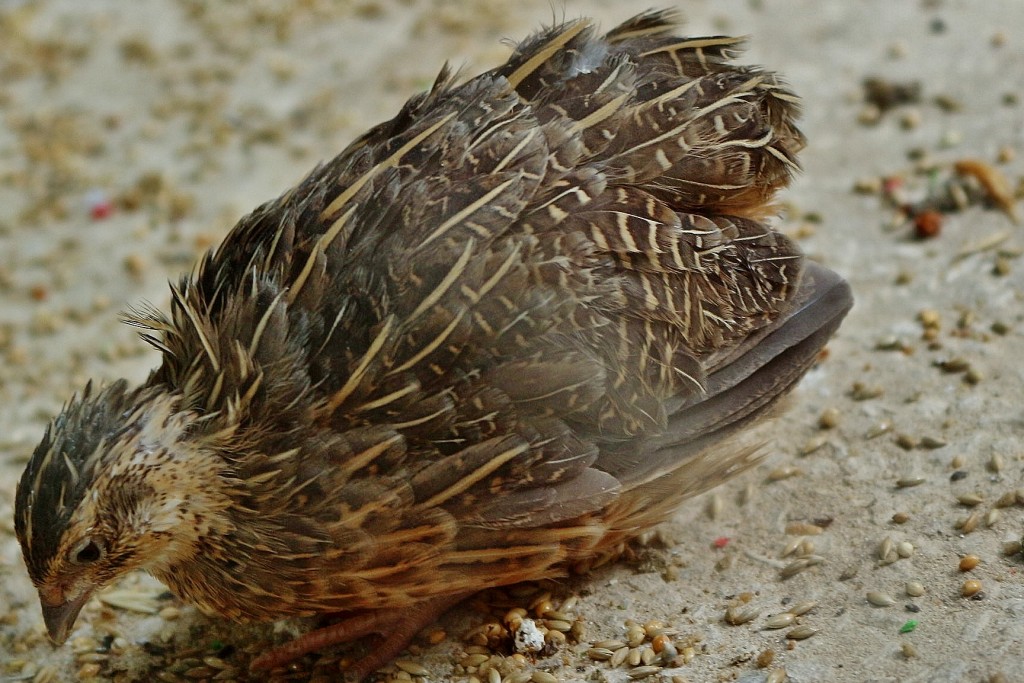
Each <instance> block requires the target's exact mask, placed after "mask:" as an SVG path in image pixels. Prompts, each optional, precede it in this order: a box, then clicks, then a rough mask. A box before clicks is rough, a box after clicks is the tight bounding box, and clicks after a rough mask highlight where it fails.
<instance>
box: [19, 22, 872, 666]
mask: <svg viewBox="0 0 1024 683" xmlns="http://www.w3.org/2000/svg"><path fill="white" fill-rule="evenodd" d="M673 29H674V25H673V22H672V20H671V16H670V15H669V14H667V13H660V12H650V13H646V14H643V15H640V16H638V17H635V18H633V19H631V20H629V21H628V22H626V23H625V24H623V25H621V26H619V27H618V28H615V29H613V30H612V31H611V32H609V33H608V34H606V35H605V36H600V35H599V34H598V33H597V32H596V31H595V30H594V28H593V27H592V25H591V24H590V23H589V22H587V21H577V22H570V23H567V24H564V25H562V26H558V27H555V28H552V29H549V30H545V31H542V32H540V33H538V34H537V35H535V36H533V37H531V38H530V39H528V40H526V41H525V42H523V43H522V44H520V45H519V46H518V48H517V49H516V51H515V53H514V54H513V55H512V57H511V58H510V60H509V61H508V62H507V63H506V64H505V65H503V66H500V67H498V68H497V69H494V70H492V71H490V72H487V73H485V74H483V75H480V76H478V77H476V78H473V79H471V80H469V81H466V82H465V83H462V84H461V85H460V84H457V83H456V82H455V81H454V79H453V78H452V76H451V75H450V74H449V72H448V70H447V69H445V70H443V71H442V72H441V75H440V76H439V77H438V79H437V82H436V83H435V85H434V87H433V88H432V89H431V90H430V92H428V93H425V94H423V95H419V96H417V97H415V98H413V99H412V100H410V101H409V103H408V104H407V105H406V106H405V107H404V108H403V109H402V111H401V112H400V113H399V114H398V116H397V117H395V118H394V119H392V120H391V121H388V122H386V123H383V124H381V125H379V126H377V127H376V128H374V129H373V130H371V131H369V132H368V133H366V134H365V135H363V136H362V137H361V138H359V139H358V140H356V141H355V142H354V143H353V144H352V145H350V146H349V147H348V148H347V149H346V150H345V151H343V152H342V153H341V154H340V155H339V156H337V157H336V158H335V159H333V160H332V161H330V162H328V163H326V164H324V165H322V166H321V167H319V168H317V169H316V170H314V171H313V172H312V173H311V174H310V175H309V176H308V177H307V178H306V179H305V180H304V181H303V182H302V183H300V184H299V185H298V186H297V187H295V188H293V189H292V190H290V191H288V192H287V193H285V194H284V195H283V196H282V197H280V198H279V199H277V200H275V201H272V202H269V203H267V204H265V205H263V206H261V207H259V208H258V209H256V210H255V211H254V212H253V213H252V214H250V215H249V216H247V217H245V218H243V219H242V220H241V221H240V222H239V223H238V225H237V226H236V227H235V228H234V229H233V230H232V231H231V233H230V234H229V235H228V236H227V238H226V239H225V240H224V242H223V244H221V245H220V247H218V248H217V249H216V250H215V251H213V252H211V253H210V254H208V255H207V256H206V257H205V258H204V259H203V260H202V262H201V263H200V264H199V266H198V267H197V269H196V270H195V272H194V273H193V274H192V275H190V276H186V277H184V278H183V279H182V280H181V281H180V283H179V284H178V285H177V286H176V287H174V288H173V301H172V308H171V314H170V316H169V317H165V316H164V315H162V314H160V313H159V312H156V311H142V312H134V313H132V314H131V315H130V316H129V322H131V323H132V324H135V325H138V326H139V327H141V328H143V330H144V332H143V336H144V337H145V338H146V339H147V340H148V341H149V342H150V343H151V344H153V345H154V346H155V347H157V348H158V349H159V350H160V351H161V352H162V355H163V363H162V365H161V366H160V367H159V368H158V369H157V370H155V371H154V372H153V373H152V375H151V376H150V378H149V379H148V380H147V382H146V383H145V384H144V385H143V386H142V387H139V388H133V387H130V386H128V384H127V383H125V382H123V381H122V382H117V383H115V384H113V385H111V386H108V387H106V388H104V389H102V390H96V389H92V388H90V387H87V388H86V389H85V391H84V392H83V393H82V395H81V396H78V397H76V398H74V399H72V400H71V402H70V403H69V404H68V405H67V406H66V407H65V409H64V411H63V412H62V413H61V415H60V416H58V417H57V418H56V419H55V420H54V421H53V423H52V424H51V425H50V427H49V428H48V429H47V432H46V435H45V436H44V438H43V440H42V443H41V444H40V445H39V447H38V448H37V449H36V451H35V453H34V455H33V457H32V459H31V461H30V462H29V465H28V467H27V468H26V470H25V473H24V475H23V476H22V479H21V482H20V484H19V487H18V493H17V510H16V527H17V533H18V537H19V539H20V541H21V544H22V548H23V550H24V555H25V560H26V564H27V566H28V570H29V574H30V575H31V577H32V580H33V582H34V583H35V585H36V586H37V588H38V589H39V593H40V598H41V601H42V603H43V612H44V617H45V620H46V624H47V627H48V629H49V631H50V634H51V637H52V638H53V640H54V641H56V642H63V640H64V639H65V638H66V637H67V635H68V633H69V632H70V629H71V627H72V626H73V624H74V621H75V618H76V616H77V614H78V611H79V610H80V608H81V606H82V605H83V604H84V602H85V601H86V600H87V599H88V598H89V596H90V595H92V594H93V592H94V591H96V590H97V589H99V588H101V587H102V586H104V585H106V584H108V583H110V582H111V581H113V580H114V579H115V578H117V577H118V576H120V575H121V574H123V573H125V572H127V571H130V570H134V569H146V570H148V571H150V572H151V573H152V574H154V575H155V576H156V577H158V578H159V579H161V580H163V581H164V582H166V583H167V585H168V586H170V588H171V589H172V590H173V591H174V592H175V593H176V594H178V595H179V596H180V597H182V598H183V599H185V600H187V601H189V602H192V603H194V604H196V605H197V606H199V607H200V608H201V609H203V610H204V611H206V612H209V613H212V614H216V615H220V616H223V617H226V618H229V619H236V620H272V619H282V618H287V617H297V616H303V615H312V614H318V613H336V612H351V613H353V614H354V616H352V617H351V618H350V619H348V620H347V621H344V622H342V623H341V624H340V625H338V626H334V627H328V629H327V630H324V631H321V632H319V633H318V634H317V635H314V636H310V637H306V638H300V639H299V641H296V643H295V644H294V645H293V646H285V648H283V649H282V650H280V651H277V652H275V653H272V654H271V655H270V656H265V657H263V658H261V659H260V660H259V661H258V662H257V664H258V665H275V664H277V663H279V662H281V661H283V660H284V659H286V658H287V657H290V656H294V655H297V654H301V653H302V652H305V651H308V650H310V649H316V648H319V647H322V646H325V645H329V644H332V643H334V642H339V641H341V640H347V639H351V638H357V637H361V636H363V635H366V634H368V633H373V632H382V631H387V632H388V633H390V634H391V637H390V638H389V640H388V641H387V642H386V643H385V644H384V645H383V646H382V647H380V648H378V649H377V650H375V652H374V654H373V655H371V656H370V657H368V658H367V659H365V660H363V661H361V662H360V663H359V664H357V666H356V667H355V669H354V671H355V673H356V674H357V675H364V674H366V673H368V672H370V671H372V670H373V669H374V668H376V667H377V666H379V665H380V664H382V663H384V662H385V661H386V660H387V659H388V658H390V657H391V656H393V655H394V654H395V653H396V652H398V650H399V649H401V648H402V647H403V646H404V644H405V643H406V642H407V641H408V639H409V638H410V637H412V635H414V634H415V632H416V630H417V629H418V628H419V627H420V626H422V625H423V624H425V623H426V622H428V621H429V620H430V619H431V618H432V617H434V616H436V614H437V613H438V611H440V610H443V609H445V608H446V607H447V606H448V605H450V604H451V603H453V602H454V601H456V600H457V599H458V598H459V597H461V596H464V595H466V594H469V593H472V592H474V591H477V590H480V589H483V588H487V587H490V586H498V585H504V584H510V583H515V582H519V581H524V580H531V579H539V578H542V577H550V576H556V575H560V574H564V573H565V572H566V571H567V569H568V568H569V567H570V566H572V565H574V564H577V563H585V562H587V561H588V560H590V559H592V558H594V557H597V556H601V555H603V554H607V553H614V552H616V550H617V549H618V548H620V547H621V545H622V543H624V542H625V541H627V540H628V539H629V538H631V537H633V536H635V535H636V534H638V533H640V532H641V531H643V530H644V529H646V528H648V527H650V526H651V525H653V524H656V523H658V522H660V521H662V520H663V519H665V518H666V517H667V516H669V515H670V514H671V513H672V511H673V510H674V509H675V508H676V507H677V506H678V504H679V503H680V501H682V500H683V499H684V498H686V497H688V496H690V495H693V494H695V493H697V492H700V491H703V490H705V489H707V488H710V487H712V486H714V485H716V484H718V483H720V482H721V481H723V480H724V479H725V478H727V477H728V476H730V475H732V474H733V473H735V472H737V471H739V470H741V469H742V468H744V467H745V466H747V465H748V464H749V463H750V462H751V461H752V450H751V449H749V448H746V449H745V448H739V447H733V448H729V447H724V446H723V441H724V440H725V439H727V438H729V437H730V436H732V435H733V434H735V433H737V432H738V431H739V430H740V429H741V428H742V427H744V426H746V425H748V424H749V423H750V422H751V421H753V420H754V419H756V418H757V417H759V416H761V415H763V414H764V412H765V411H766V409H767V408H768V407H770V406H771V405H773V404H774V403H775V402H776V400H777V399H778V398H779V397H780V396H781V395H783V394H784V393H785V392H786V391H787V390H788V389H789V388H790V387H791V386H792V385H793V384H794V383H795V382H796V381H797V380H798V379H799V378H800V377H801V376H802V375H803V373H804V372H805V371H806V370H807V369H808V368H809V367H810V366H811V365H812V364H813V362H814V361H815V359H816V357H817V355H818V351H819V350H820V348H821V347H822V346H823V345H824V344H825V343H826V341H827V340H828V339H829V337H830V336H831V335H832V333H833V332H834V331H835V329H836V328H837V327H838V326H839V324H840V321H841V320H842V318H843V317H844V315H845V314H846V311H847V310H848V309H849V307H850V305H851V302H852V299H851V296H850V291H849V288H848V287H847V285H846V283H845V282H843V281H842V279H840V278H839V277H838V276H837V275H835V274H834V273H832V272H830V271H828V270H826V269H825V268H822V267H821V266H817V265H815V264H813V263H809V262H807V261H805V259H804V258H803V257H802V256H801V254H800V252H799V250H798V249H797V247H796V246H795V245H794V244H793V243H792V242H791V241H790V240H789V239H788V238H786V237H785V236H783V235H781V234H780V233H778V232H775V231H774V230H772V229H771V228H770V227H768V226H767V225H766V224H765V223H764V222H763V219H764V218H766V217H768V216H770V215H771V214H772V213H773V212H774V210H773V208H772V204H771V202H772V200H773V197H774V195H775V193H776V191H777V190H778V189H779V188H780V187H782V186H784V185H785V184H786V183H787V182H788V181H789V179H790V177H791V175H792V174H793V172H794V171H795V169H796V168H797V163H796V159H795V155H796V153H797V152H798V151H799V150H800V148H801V147H802V146H803V144H804V141H803V137H802V136H801V134H800V133H799V131H798V130H797V129H796V128H795V126H794V123H793V119H794V116H795V114H796V112H797V104H796V98H795V96H794V95H793V94H792V93H790V92H789V91H788V90H787V89H786V88H785V87H783V86H782V85H781V84H780V83H779V81H778V80H777V78H776V77H775V76H774V75H772V74H770V73H767V72H764V71H761V70H758V69H755V68H750V67H742V66H737V65H734V64H733V63H732V62H731V58H732V57H733V55H734V53H735V52H736V50H737V49H738V47H739V41H738V40H736V39H734V38H726V37H707V38H679V37H674V36H673V35H672V31H673ZM399 617H401V618H399ZM398 624H401V628H399V629H398V630H397V631H395V632H394V633H392V631H391V629H392V628H393V627H395V626H396V625H398Z"/></svg>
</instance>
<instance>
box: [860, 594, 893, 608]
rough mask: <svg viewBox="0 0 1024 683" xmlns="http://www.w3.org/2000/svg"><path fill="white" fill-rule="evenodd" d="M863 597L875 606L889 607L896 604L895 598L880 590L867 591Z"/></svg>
mask: <svg viewBox="0 0 1024 683" xmlns="http://www.w3.org/2000/svg"><path fill="white" fill-rule="evenodd" d="M865 597H866V598H867V600H868V602H870V603H871V604H872V605H874V606H875V607H891V606H893V605H895V604H896V600H895V599H894V598H893V597H892V596H891V595H887V594H885V593H882V592H880V591H868V593H867V595H866V596H865Z"/></svg>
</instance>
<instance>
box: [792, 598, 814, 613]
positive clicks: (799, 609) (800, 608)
mask: <svg viewBox="0 0 1024 683" xmlns="http://www.w3.org/2000/svg"><path fill="white" fill-rule="evenodd" d="M817 606H818V603H817V602H815V601H814V600H806V601H804V602H798V603H797V604H795V605H793V606H792V607H790V608H789V613H790V614H792V615H794V616H797V617H800V616H803V615H805V614H807V613H808V612H810V611H811V610H812V609H814V608H815V607H817Z"/></svg>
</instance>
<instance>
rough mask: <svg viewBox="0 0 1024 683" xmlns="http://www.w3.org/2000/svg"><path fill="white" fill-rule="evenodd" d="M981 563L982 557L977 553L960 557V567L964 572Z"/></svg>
mask: <svg viewBox="0 0 1024 683" xmlns="http://www.w3.org/2000/svg"><path fill="white" fill-rule="evenodd" d="M980 563H981V558H979V557H978V556H977V555H964V556H963V557H962V558H960V566H959V568H960V571H962V572H969V571H971V570H972V569H974V568H975V567H977V566H978V564H980Z"/></svg>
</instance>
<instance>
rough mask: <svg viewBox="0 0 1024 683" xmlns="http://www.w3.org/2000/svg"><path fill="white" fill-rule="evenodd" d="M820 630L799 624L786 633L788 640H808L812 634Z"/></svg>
mask: <svg viewBox="0 0 1024 683" xmlns="http://www.w3.org/2000/svg"><path fill="white" fill-rule="evenodd" d="M818 632H819V629H816V628H812V627H810V626H797V627H796V628H794V629H793V630H791V631H789V632H788V633H786V638H787V639H788V640H806V639H807V638H810V637H811V636H813V635H815V634H816V633H818Z"/></svg>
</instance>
